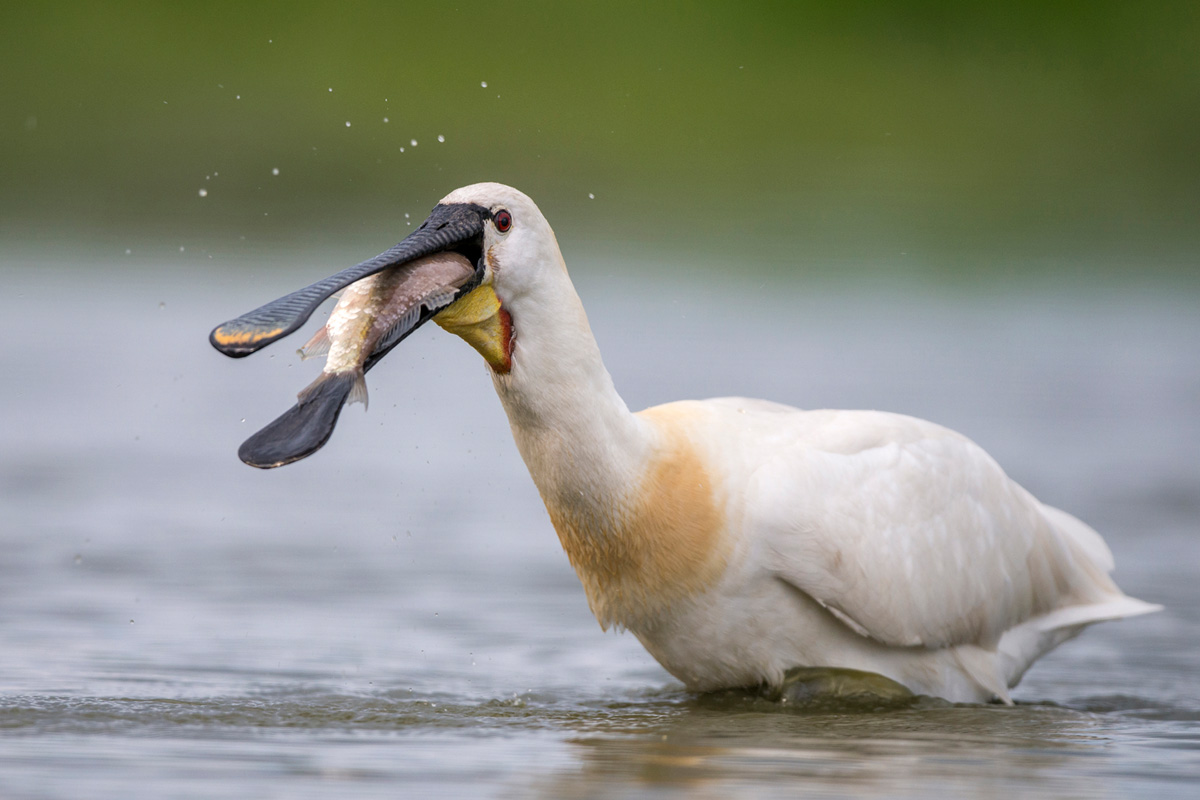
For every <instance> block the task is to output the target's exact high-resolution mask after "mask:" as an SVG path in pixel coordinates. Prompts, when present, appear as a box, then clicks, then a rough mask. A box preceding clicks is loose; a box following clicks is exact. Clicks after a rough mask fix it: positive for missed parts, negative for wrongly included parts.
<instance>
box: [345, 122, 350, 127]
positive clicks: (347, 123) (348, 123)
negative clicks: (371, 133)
mask: <svg viewBox="0 0 1200 800" xmlns="http://www.w3.org/2000/svg"><path fill="white" fill-rule="evenodd" d="M346 127H347V128H349V127H350V120H346Z"/></svg>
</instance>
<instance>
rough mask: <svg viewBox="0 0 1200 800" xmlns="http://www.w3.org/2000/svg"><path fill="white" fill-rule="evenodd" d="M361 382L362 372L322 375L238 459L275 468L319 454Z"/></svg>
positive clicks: (245, 445) (253, 438) (240, 451)
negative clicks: (344, 407) (355, 388)
mask: <svg viewBox="0 0 1200 800" xmlns="http://www.w3.org/2000/svg"><path fill="white" fill-rule="evenodd" d="M361 380H362V373H361V372H342V373H337V372H333V373H322V374H321V376H320V377H319V378H317V379H316V380H315V381H313V382H312V383H311V384H310V385H309V386H308V388H306V389H305V390H304V391H302V392H301V393H300V394H299V396H298V399H297V402H296V405H294V406H292V407H291V408H290V409H288V410H287V411H285V412H283V414H281V415H280V416H279V417H278V418H276V419H275V421H274V422H272V423H270V424H269V425H267V426H266V427H265V428H263V429H262V430H260V431H259V432H258V433H256V434H254V435H253V436H251V437H250V438H249V439H247V440H246V441H244V442H242V446H241V447H239V448H238V458H240V459H241V460H242V461H244V462H246V463H247V464H249V465H250V466H252V467H258V468H259V469H271V468H272V467H282V466H283V465H284V464H291V463H292V462H293V461H299V460H300V459H302V458H306V457H307V456H310V455H312V454H313V453H315V452H317V451H318V450H320V449H321V447H322V446H323V445H324V444H325V443H326V442H327V441H329V437H330V436H331V435H332V434H333V428H334V426H335V425H337V420H338V415H339V414H340V413H341V412H342V406H343V405H344V404H345V402H346V399H347V398H348V397H349V396H350V395H351V393H352V392H353V390H354V387H355V384H356V383H358V382H360V381H361Z"/></svg>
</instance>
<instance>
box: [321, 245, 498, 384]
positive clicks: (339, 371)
mask: <svg viewBox="0 0 1200 800" xmlns="http://www.w3.org/2000/svg"><path fill="white" fill-rule="evenodd" d="M474 274H475V270H474V268H473V267H472V266H471V262H470V261H467V259H465V258H463V257H462V256H460V255H459V254H458V253H435V254H433V255H431V256H426V257H425V258H421V259H418V260H416V261H413V262H411V263H409V264H405V265H404V266H402V267H397V268H392V269H387V270H384V271H383V272H377V273H375V274H374V275H370V276H368V277H366V278H363V279H362V280H361V281H357V282H356V283H352V284H350V285H349V286H347V287H346V289H345V291H343V292H342V296H341V298H340V299H339V300H338V303H337V305H336V306H334V309H333V311H332V312H331V313H330V314H329V321H328V322H326V323H325V327H323V328H321V330H319V331H317V333H316V335H315V336H313V337H312V339H310V340H309V341H308V344H306V345H304V347H302V348H300V351H299V352H300V357H301V358H302V359H309V358H316V357H318V356H326V360H325V369H324V370H323V371H322V373H321V375H320V377H318V378H317V379H316V380H315V381H313V382H312V384H310V385H309V386H308V387H307V388H306V389H304V391H302V392H300V394H299V395H298V398H299V400H300V402H301V403H303V402H305V400H306V398H308V397H310V396H312V395H313V394H314V393H315V392H317V391H318V389H319V388H320V385H321V384H322V383H323V382H325V381H329V380H339V381H341V380H352V381H353V385H352V386H351V388H350V393H349V398H348V400H347V402H349V403H362V404H363V405H366V404H367V382H366V376H365V375H364V370H363V366H364V365H365V364H366V362H367V359H368V358H370V357H371V356H372V355H373V354H375V353H376V352H380V351H386V350H388V349H390V348H391V347H392V346H393V345H394V344H395V343H396V342H398V341H399V340H400V339H402V338H403V337H404V335H405V334H407V333H408V332H409V331H411V330H412V329H413V326H414V325H416V323H417V321H418V320H419V319H420V318H421V310H422V309H426V310H428V311H436V310H438V309H439V308H442V307H444V306H447V305H449V304H450V302H451V301H453V300H454V296H455V294H456V293H457V292H458V289H459V288H460V287H461V286H462V285H463V284H465V283H466V282H467V281H468V280H470V278H471V276H472V275H474Z"/></svg>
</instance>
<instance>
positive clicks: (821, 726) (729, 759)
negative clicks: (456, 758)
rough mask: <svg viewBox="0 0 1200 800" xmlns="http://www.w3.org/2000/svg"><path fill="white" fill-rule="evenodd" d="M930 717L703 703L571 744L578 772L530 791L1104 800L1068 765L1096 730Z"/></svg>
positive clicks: (927, 711)
mask: <svg viewBox="0 0 1200 800" xmlns="http://www.w3.org/2000/svg"><path fill="white" fill-rule="evenodd" d="M930 705H931V706H934V707H931V708H914V709H911V710H906V711H897V712H887V713H882V714H880V713H851V714H818V715H813V714H803V713H801V714H797V713H790V712H781V711H780V710H779V708H778V707H776V708H775V709H770V710H768V709H766V708H765V704H764V703H763V702H748V703H744V704H730V706H731V707H725V708H717V707H714V705H713V704H711V703H708V702H704V701H699V702H695V703H691V704H689V705H688V706H687V707H686V708H685V709H682V711H683V713H679V714H676V715H672V716H671V717H669V718H667V719H664V720H663V721H662V724H661V726H660V727H659V729H658V730H656V731H655V732H654V734H653V735H651V736H647V737H639V738H628V737H624V738H615V737H605V736H587V737H582V738H578V739H574V740H573V742H574V744H575V746H576V753H577V756H578V758H579V763H578V765H576V766H575V767H573V768H571V769H567V770H562V771H560V772H559V773H558V774H556V775H554V776H553V777H552V778H550V779H548V780H546V781H545V782H543V783H540V784H538V786H537V789H538V791H539V793H540V794H541V795H542V796H545V797H574V796H584V795H587V794H588V792H589V788H588V787H594V786H597V785H603V786H607V787H614V786H615V787H620V786H628V787H630V788H631V789H632V788H635V787H637V786H644V785H653V786H668V787H674V788H683V789H686V790H687V792H688V795H689V796H698V797H726V796H729V792H731V791H733V790H735V789H738V788H744V787H746V786H753V785H755V784H759V785H773V786H776V787H781V786H782V787H786V786H791V787H793V788H800V787H803V788H804V789H805V790H806V791H810V792H811V791H816V792H818V793H826V792H827V793H829V794H834V795H838V794H847V793H851V794H854V795H855V796H866V797H871V796H880V797H894V796H897V795H912V796H931V795H933V794H935V793H937V792H940V791H946V790H950V791H955V790H957V791H959V792H979V791H984V792H986V791H987V787H989V786H990V787H994V788H995V790H996V792H997V794H1007V793H1012V792H1019V793H1021V794H1022V795H1027V794H1029V793H1032V794H1034V795H1042V794H1045V795H1054V794H1056V793H1057V792H1059V791H1061V790H1062V789H1063V788H1064V785H1065V784H1067V783H1069V785H1070V789H1071V792H1072V793H1073V794H1075V793H1078V794H1080V795H1084V796H1091V795H1093V794H1103V792H1102V791H1101V790H1102V789H1103V786H1102V785H1100V784H1099V782H1098V781H1096V780H1095V779H1094V778H1089V777H1088V776H1087V775H1086V772H1085V771H1084V770H1085V768H1086V766H1087V765H1086V764H1085V763H1083V762H1082V761H1081V762H1079V763H1075V761H1074V760H1076V759H1080V758H1081V757H1086V756H1089V755H1094V754H1096V753H1097V752H1099V750H1100V749H1102V748H1103V747H1104V746H1105V743H1106V737H1105V735H1104V730H1105V724H1104V722H1103V721H1102V720H1099V719H1096V718H1094V717H1092V716H1090V715H1086V714H1080V713H1078V712H1075V711H1070V710H1067V709H1062V708H1055V707H1052V706H1018V707H1016V708H1007V707H1002V706H997V707H951V708H947V707H945V704H943V703H940V702H934V703H931V704H930ZM739 706H741V707H740V708H739ZM985 796H986V794H985Z"/></svg>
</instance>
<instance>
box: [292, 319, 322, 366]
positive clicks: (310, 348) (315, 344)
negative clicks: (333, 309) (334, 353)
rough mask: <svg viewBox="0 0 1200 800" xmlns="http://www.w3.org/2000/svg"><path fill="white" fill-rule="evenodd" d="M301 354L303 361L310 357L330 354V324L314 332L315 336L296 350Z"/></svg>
mask: <svg viewBox="0 0 1200 800" xmlns="http://www.w3.org/2000/svg"><path fill="white" fill-rule="evenodd" d="M296 352H297V353H299V354H300V360H301V361H307V360H308V359H310V358H317V357H318V356H323V355H328V354H329V326H324V327H322V328H321V330H319V331H317V332H316V333H314V334H313V337H312V338H311V339H309V340H308V344H306V345H304V347H301V348H300V349H299V350H297V351H296Z"/></svg>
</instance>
